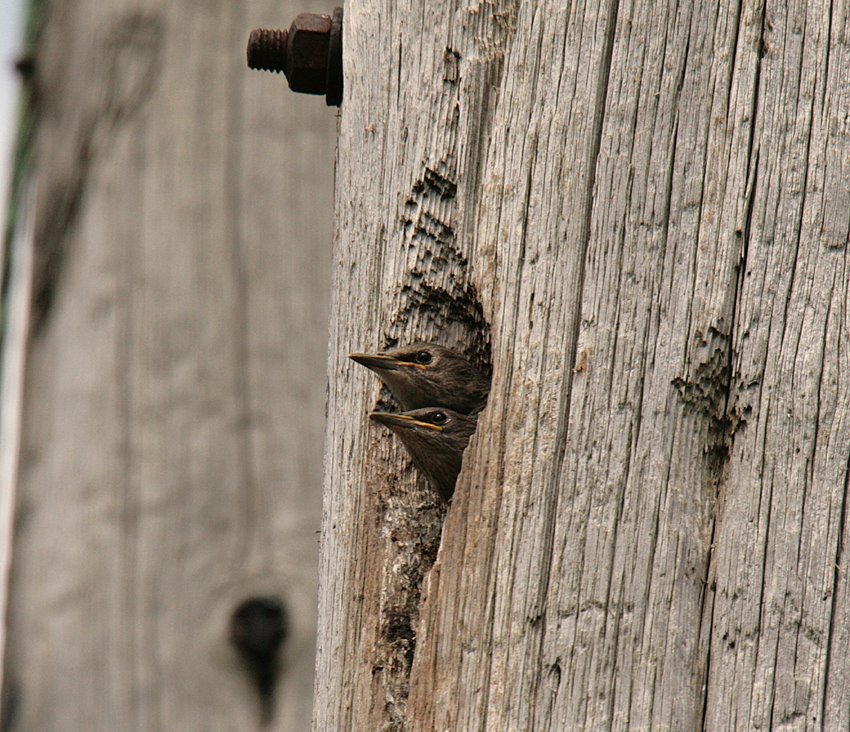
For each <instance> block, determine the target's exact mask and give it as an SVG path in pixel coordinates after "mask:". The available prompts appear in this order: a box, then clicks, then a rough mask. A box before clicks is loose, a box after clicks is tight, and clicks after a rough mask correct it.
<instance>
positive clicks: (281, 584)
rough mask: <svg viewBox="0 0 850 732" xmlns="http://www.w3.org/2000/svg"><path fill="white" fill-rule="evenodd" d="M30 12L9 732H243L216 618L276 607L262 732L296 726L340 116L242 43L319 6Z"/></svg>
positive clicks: (304, 662) (247, 687)
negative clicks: (27, 275)
mask: <svg viewBox="0 0 850 732" xmlns="http://www.w3.org/2000/svg"><path fill="white" fill-rule="evenodd" d="M38 6H39V8H40V9H41V11H42V12H43V13H44V15H43V17H42V18H41V31H40V34H39V36H38V41H37V44H36V47H35V55H34V59H35V75H34V76H33V78H32V84H33V85H34V90H35V94H34V99H35V103H36V107H35V117H36V120H37V127H36V132H35V137H34V138H33V155H34V156H33V163H32V171H31V175H32V178H33V179H34V180H35V189H36V192H35V194H34V199H35V200H34V211H35V214H34V215H35V225H34V228H35V232H34V253H35V258H34V281H33V283H32V288H33V311H32V312H33V316H32V320H31V322H30V324H29V327H30V332H29V343H28V352H27V356H26V361H25V364H26V365H25V375H24V379H25V393H24V398H23V402H22V414H21V417H20V423H21V425H22V434H21V438H20V441H21V448H20V453H19V460H18V480H17V486H16V488H17V494H16V500H15V506H14V510H15V524H14V529H15V530H14V540H13V544H12V567H11V584H10V594H9V610H8V617H7V618H6V631H7V633H6V638H7V653H6V657H5V659H4V667H5V686H6V689H5V693H4V700H5V701H6V702H7V703H6V704H5V705H4V715H5V720H6V721H5V724H6V725H8V726H4V727H3V729H4V730H6V729H10V730H33V731H34V730H38V731H39V732H48V731H51V730H55V731H57V732H58V731H61V732H91V731H92V730H102V731H104V732H122V731H124V730H139V732H154V731H156V730H162V731H163V732H165V731H168V732H172V731H174V730H187V731H188V730H192V731H195V730H216V731H217V732H218V731H219V730H240V731H243V730H250V729H258V728H259V727H260V722H259V720H260V716H261V712H260V707H261V704H260V700H259V698H258V692H257V689H256V687H255V684H254V681H253V679H252V677H251V676H250V674H249V673H247V672H246V669H245V668H244V667H243V663H242V662H241V660H240V658H239V657H238V656H237V654H236V652H235V650H234V649H233V647H232V646H231V644H230V642H229V634H230V629H229V626H230V618H231V614H232V613H233V611H234V609H235V608H236V607H237V606H238V605H239V604H240V603H241V602H243V601H244V600H247V599H250V598H252V597H253V598H266V597H268V596H275V597H278V598H280V599H281V600H282V601H283V605H284V608H285V613H286V619H287V621H288V627H289V630H288V636H287V638H286V640H285V641H284V643H283V646H282V648H281V651H280V658H279V661H280V668H279V673H278V677H277V684H276V699H275V703H274V705H273V706H274V713H273V715H272V717H273V718H272V721H271V722H270V723H269V724H268V725H267V726H265V727H264V729H275V730H287V731H288V730H303V729H306V728H308V727H309V723H310V721H309V720H310V714H311V711H312V699H311V696H312V685H313V684H312V681H313V667H314V642H315V603H316V561H317V550H318V535H317V532H318V529H319V522H320V520H319V509H320V500H321V499H320V495H321V452H322V451H321V441H322V435H323V431H324V401H325V385H324V373H323V365H324V363H325V361H326V347H327V307H328V302H329V286H330V258H331V237H332V228H331V221H332V215H333V214H332V205H333V204H332V180H333V177H332V176H333V150H334V141H335V112H336V110H334V109H328V108H327V107H326V106H325V104H324V100H322V99H321V98H315V97H314V98H306V97H301V98H296V97H293V96H292V95H291V94H290V93H289V91H288V90H287V89H286V85H285V82H284V81H283V79H282V77H275V76H272V75H264V74H256V73H252V72H250V71H249V70H248V69H247V67H246V63H245V44H246V41H247V38H248V32H249V31H250V30H251V28H254V27H258V26H272V27H276V26H281V25H286V24H288V23H289V21H290V20H291V18H292V16H293V15H295V14H296V13H297V12H300V11H302V10H313V11H323V12H327V11H329V10H330V9H331V8H332V7H333V4H332V3H321V2H315V3H311V2H299V3H295V2H289V1H288V0H262V1H261V2H252V3H245V2H233V0H218V1H215V2H206V3H200V4H199V3H184V2H168V1H166V0H148V1H146V2H142V3H139V2H124V1H122V0H114V1H112V2H108V3H104V2H103V0H77V1H76V2H69V1H68V0H51V1H50V2H45V3H38ZM5 406H6V405H4V409H5ZM4 416H5V415H4ZM4 424H5V422H4ZM3 488H4V489H6V488H7V486H3ZM269 711H270V705H267V708H266V714H268V713H269Z"/></svg>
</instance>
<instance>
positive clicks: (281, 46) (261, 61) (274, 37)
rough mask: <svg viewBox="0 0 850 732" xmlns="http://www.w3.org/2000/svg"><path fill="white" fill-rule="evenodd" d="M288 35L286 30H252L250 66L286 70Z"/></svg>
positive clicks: (249, 38) (260, 68) (249, 39)
mask: <svg viewBox="0 0 850 732" xmlns="http://www.w3.org/2000/svg"><path fill="white" fill-rule="evenodd" d="M288 35H289V32H288V31H285V30H268V29H266V28H258V29H257V30H252V31H251V35H250V36H249V37H248V68H249V69H259V70H261V71H283V72H285V71H286V42H287V36H288Z"/></svg>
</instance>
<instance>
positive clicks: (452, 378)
mask: <svg viewBox="0 0 850 732" xmlns="http://www.w3.org/2000/svg"><path fill="white" fill-rule="evenodd" d="M349 358H350V359H352V360H353V361H356V362H357V363H359V364H361V365H363V366H365V367H366V368H368V369H371V370H372V371H374V372H375V373H376V374H377V375H378V376H379V377H380V378H381V380H382V381H383V382H384V383H385V384H386V385H387V388H388V389H389V390H390V391H391V392H392V394H393V396H394V397H395V398H396V399H397V400H398V401H399V403H400V404H401V406H402V407H403V408H404V409H419V408H423V407H428V406H435V405H436V406H440V407H447V408H448V409H451V410H455V411H458V412H460V413H463V414H469V413H471V412H476V411H478V410H480V409H481V407H482V406H483V405H484V402H485V401H486V399H487V393H488V392H489V389H490V382H489V380H488V379H487V378H486V377H485V376H484V375H483V374H482V373H481V372H480V371H479V370H478V369H477V368H475V367H474V366H473V365H472V364H471V363H470V362H469V361H467V360H466V359H465V358H464V357H463V356H461V355H460V354H458V353H456V352H455V351H452V350H451V349H449V348H445V347H444V346H438V345H436V344H433V343H412V344H411V345H409V346H400V347H398V348H391V349H389V350H387V351H384V352H382V353H352V354H349Z"/></svg>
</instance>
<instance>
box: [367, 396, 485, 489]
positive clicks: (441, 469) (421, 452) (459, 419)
mask: <svg viewBox="0 0 850 732" xmlns="http://www.w3.org/2000/svg"><path fill="white" fill-rule="evenodd" d="M369 417H370V418H371V419H373V420H375V421H376V422H378V423H380V424H382V425H384V426H385V427H387V428H389V429H390V430H391V431H392V432H395V434H396V435H398V437H399V439H401V441H402V442H403V443H404V446H405V447H406V448H407V451H408V452H409V453H410V457H411V458H413V464H414V465H415V466H416V467H417V468H419V470H421V471H422V472H423V473H425V475H426V476H427V477H428V480H429V481H431V485H433V486H434V488H436V489H437V492H438V493H439V494H440V495H441V496H442V497H443V499H445V500H446V501H448V500H449V499H450V498H451V497H452V494H453V493H454V490H455V481H456V480H457V475H458V473H459V472H460V466H461V462H462V461H463V451H464V450H465V449H466V445H467V443H468V442H469V438H470V437H471V436H472V433H473V432H475V422H476V418H475V417H467V416H466V415H464V414H459V413H458V412H454V411H452V410H451V409H441V408H437V407H426V408H425V409H414V410H412V411H410V412H404V413H403V414H393V413H391V412H372V413H371V414H370V415H369Z"/></svg>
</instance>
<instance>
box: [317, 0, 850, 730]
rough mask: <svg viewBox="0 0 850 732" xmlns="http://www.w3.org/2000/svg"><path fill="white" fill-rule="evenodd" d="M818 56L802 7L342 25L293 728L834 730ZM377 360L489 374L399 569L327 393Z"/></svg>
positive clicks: (839, 132) (831, 202) (367, 479)
mask: <svg viewBox="0 0 850 732" xmlns="http://www.w3.org/2000/svg"><path fill="white" fill-rule="evenodd" d="M847 32H848V21H847V17H846V9H844V8H843V7H838V6H837V5H836V4H830V3H827V2H823V3H814V4H812V3H808V4H804V3H798V4H795V5H793V6H789V8H788V9H787V11H786V10H784V9H780V8H774V7H773V6H772V5H771V4H767V5H766V6H765V5H758V4H757V5H748V4H744V5H740V4H738V3H721V4H720V5H718V4H716V3H708V2H692V3H685V4H682V3H672V2H671V3H636V2H625V1H622V0H621V1H619V2H618V1H617V0H612V1H611V2H607V3H600V4H595V5H591V4H588V5H576V4H572V5H565V4H563V3H556V2H531V3H515V2H507V1H503V2H499V1H498V0H496V1H494V2H486V3H485V2H472V3H461V2H442V3H429V4H428V5H427V6H422V5H418V4H417V5H414V4H413V3H408V2H399V3H392V4H391V3H387V2H377V1H376V2H366V3H358V4H357V5H356V7H351V8H348V9H347V15H346V36H345V38H346V59H345V64H346V103H345V106H344V108H343V114H342V119H341V125H340V152H339V156H338V174H337V227H338V243H337V248H336V256H335V262H334V266H335V274H334V283H335V284H334V292H335V299H334V302H333V304H332V314H331V343H330V358H331V362H330V363H331V366H330V376H331V386H330V397H329V426H328V439H327V451H326V478H325V516H324V522H323V549H322V559H321V563H320V581H321V588H320V613H319V614H320V621H319V656H318V659H317V673H318V676H317V687H316V688H317V705H316V714H315V716H314V727H315V728H316V729H321V730H335V729H383V728H388V729H401V728H406V729H422V730H432V729H433V730H455V729H463V730H466V729H470V730H472V729H488V730H489V729H493V730H502V729H504V730H508V729H517V730H520V729H523V730H524V729H533V730H563V729H582V728H589V729H606V728H615V729H696V728H700V727H703V726H705V727H706V728H709V729H735V728H740V726H742V725H743V726H744V727H756V726H761V727H763V728H768V727H770V726H771V725H772V724H773V725H778V724H780V723H781V724H785V725H789V724H790V725H796V726H799V727H802V726H805V725H806V724H809V725H812V726H814V727H821V726H824V727H827V728H829V727H830V725H833V724H834V725H837V726H838V727H840V726H842V724H841V723H844V724H846V722H845V721H844V720H845V718H846V715H847V714H850V711H848V710H850V692H848V691H847V685H846V684H844V683H842V682H843V680H844V679H845V678H846V675H847V672H846V670H845V659H844V656H845V655H846V654H840V653H839V652H838V651H837V650H836V649H837V648H838V647H841V643H842V642H843V640H846V635H847V634H846V631H845V630H844V627H845V626H846V625H847V622H846V620H845V619H844V615H846V613H847V590H846V588H845V586H844V583H843V581H842V571H841V569H840V567H841V563H842V553H841V552H842V551H843V546H844V538H845V536H846V531H847V528H846V526H845V523H844V518H843V516H844V505H845V501H844V498H845V494H846V491H847V480H848V478H847V476H848V470H850V468H848V455H850V424H848V420H850V408H848V406H847V404H848V403H850V400H848V396H850V395H848V388H847V383H845V382H846V379H842V378H841V366H842V364H843V363H844V364H845V365H846V354H845V353H844V351H843V349H842V347H841V346H842V339H841V336H842V335H845V340H846V333H847V329H848V322H850V321H848V315H847V305H848V292H850V285H849V284H848V278H847V272H846V262H847V245H848V241H847V236H848V225H850V206H848V195H849V194H848V187H847V185H846V183H847V180H848V178H847V171H848V170H850V167H848V165H850V134H848V132H850V130H848V124H850V123H848V117H847V115H846V114H845V112H846V109H847V108H848V105H847V96H848V94H850V89H848V87H847V84H846V83H844V82H846V79H847V78H850V58H848V52H847V48H848V44H847ZM842 84H843V86H842ZM447 296H448V301H447ZM790 323H794V324H795V326H794V329H793V330H792V331H791V332H789V331H788V330H787V328H788V324H790ZM789 336H790V338H789ZM413 338H425V339H428V338H435V339H438V340H439V341H441V342H444V343H447V344H448V345H456V344H460V345H462V346H466V347H469V348H470V350H471V351H472V352H473V353H478V354H481V355H482V356H483V357H484V358H485V359H486V358H487V357H488V356H489V355H490V353H492V356H491V358H492V367H493V389H492V392H491V396H490V401H489V403H488V406H487V408H486V410H485V411H484V413H483V414H482V415H481V417H480V419H479V427H478V433H477V434H476V436H475V437H474V438H473V440H472V442H471V444H470V448H469V449H468V451H467V453H466V459H465V467H464V471H463V472H462V474H461V477H460V480H459V483H458V486H457V491H456V494H455V499H454V502H453V504H452V506H451V508H450V509H449V511H448V514H447V517H446V522H445V526H444V527H443V531H442V537H441V543H440V548H439V554H438V556H437V559H436V563H435V564H434V566H433V569H431V570H430V572H428V571H427V570H428V565H430V560H427V561H426V562H425V563H424V566H422V567H416V572H409V571H407V570H408V569H409V568H410V567H411V566H413V565H414V564H415V559H414V552H415V550H416V549H417V548H420V547H418V546H417V540H420V541H422V540H423V539H422V537H427V538H426V539H424V542H425V544H426V546H427V547H428V548H429V551H430V547H431V537H433V536H435V535H436V533H437V528H436V527H435V526H434V525H433V523H431V518H430V517H429V521H428V522H424V528H423V525H422V524H423V522H421V518H420V516H421V513H420V511H419V504H421V501H422V498H421V495H422V494H421V493H419V492H413V490H414V489H413V488H412V486H414V485H416V484H415V483H413V482H412V481H413V480H414V479H415V477H413V476H410V468H409V463H408V462H407V460H406V459H405V457H404V455H403V453H402V452H400V451H399V450H398V449H397V448H396V446H395V445H394V443H393V442H392V440H390V439H389V438H388V437H387V436H386V435H384V434H382V433H380V432H379V431H376V430H375V429H374V428H373V427H371V426H369V425H367V423H366V420H365V412H366V411H368V409H370V408H371V407H372V406H374V404H375V403H376V400H378V399H381V398H382V396H381V395H380V392H379V389H378V385H377V383H376V380H375V379H374V377H372V376H371V375H370V374H368V373H366V372H365V371H363V370H360V369H357V368H356V367H354V366H351V365H349V364H347V363H346V362H345V353H346V352H347V351H350V350H362V349H364V348H372V347H376V346H381V345H384V344H386V343H390V342H394V341H395V340H408V339H413ZM488 342H489V346H490V348H489V350H488V349H487V348H486V347H485V344H486V343H488ZM777 400H778V401H777ZM400 529H401V533H399V530H400ZM417 529H420V533H419V534H418V535H417V533H416V532H417ZM426 530H427V531H426ZM400 536H401V538H399V537H400ZM837 568H838V569H837ZM422 570H425V574H424V576H423V578H422V583H423V584H422V588H421V590H420V588H419V587H418V586H416V587H413V588H411V587H410V586H409V583H410V582H417V583H418V582H419V578H420V575H422ZM406 583H407V584H406ZM420 593H421V596H422V597H421V602H420V604H419V605H415V604H413V600H415V599H416V598H417V597H418V595H419V594H420ZM399 597H404V598H405V600H404V602H403V603H401V604H402V605H403V607H404V610H405V613H406V614H405V616H404V617H405V618H406V619H409V622H410V626H411V630H412V631H413V632H408V634H407V635H406V641H407V643H408V645H407V646H405V650H406V652H407V654H408V657H407V662H406V663H395V664H394V665H393V664H387V663H385V661H386V659H387V658H396V657H393V655H392V644H391V643H390V642H388V639H387V637H386V636H385V635H382V633H381V628H382V625H381V624H382V622H383V619H384V618H386V617H387V615H388V614H389V613H390V610H391V609H392V608H396V607H398V605H399V603H398V598H399ZM766 603H767V604H766ZM412 643H415V650H411V648H410V644H412ZM762 644H764V645H762ZM388 647H389V650H388ZM796 654H799V656H797V655H796ZM839 655H840V656H841V657H840V658H839V657H838V656H839ZM411 656H412V662H411V661H410V657H411ZM396 660H397V658H396ZM408 669H410V676H409V677H408V675H407V673H408ZM405 693H407V694H408V696H407V698H406V699H405V698H404V696H403V695H404V694H405Z"/></svg>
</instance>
